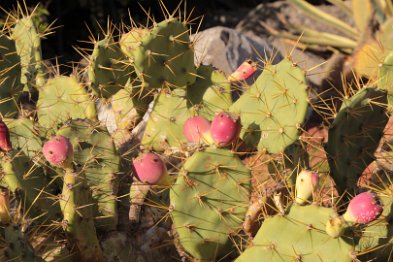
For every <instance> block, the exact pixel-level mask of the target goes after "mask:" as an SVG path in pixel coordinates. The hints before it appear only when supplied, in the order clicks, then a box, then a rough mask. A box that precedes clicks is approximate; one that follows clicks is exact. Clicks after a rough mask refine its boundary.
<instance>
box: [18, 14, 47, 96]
mask: <svg viewBox="0 0 393 262" xmlns="http://www.w3.org/2000/svg"><path fill="white" fill-rule="evenodd" d="M11 38H12V39H13V40H14V41H15V46H16V51H17V53H18V55H19V56H20V60H21V66H22V75H21V82H22V84H23V85H24V86H25V91H29V87H30V86H31V85H33V86H36V87H39V86H42V85H43V84H44V82H45V80H44V77H43V68H42V55H41V39H40V35H39V34H38V33H37V29H36V28H35V26H34V23H33V19H32V17H31V16H28V17H23V18H21V19H18V20H17V22H16V24H15V26H14V28H13V29H12V35H11Z"/></svg>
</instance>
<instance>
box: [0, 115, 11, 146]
mask: <svg viewBox="0 0 393 262" xmlns="http://www.w3.org/2000/svg"><path fill="white" fill-rule="evenodd" d="M0 149H1V150H2V151H6V152H8V151H10V150H11V149H12V144H11V140H10V132H9V130H8V127H7V125H6V124H5V123H4V122H3V121H2V120H0Z"/></svg>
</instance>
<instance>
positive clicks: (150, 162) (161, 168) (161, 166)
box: [132, 152, 167, 184]
mask: <svg viewBox="0 0 393 262" xmlns="http://www.w3.org/2000/svg"><path fill="white" fill-rule="evenodd" d="M132 164H133V169H134V174H135V175H136V177H137V178H138V179H139V180H140V181H141V182H143V183H148V184H157V183H158V182H159V181H160V180H161V178H163V177H164V175H165V174H166V172H167V171H166V166H165V163H164V161H162V159H161V158H160V156H158V155H157V154H155V153H151V152H150V153H145V154H143V155H142V156H140V157H138V158H136V159H135V160H134V161H133V162H132Z"/></svg>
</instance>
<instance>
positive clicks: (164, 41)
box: [132, 19, 196, 89]
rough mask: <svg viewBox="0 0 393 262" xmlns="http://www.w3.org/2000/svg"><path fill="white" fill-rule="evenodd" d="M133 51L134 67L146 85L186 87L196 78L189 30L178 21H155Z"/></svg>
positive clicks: (150, 86)
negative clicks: (156, 22)
mask: <svg viewBox="0 0 393 262" xmlns="http://www.w3.org/2000/svg"><path fill="white" fill-rule="evenodd" d="M132 54H133V57H134V66H135V70H136V72H137V74H138V75H139V76H140V78H141V79H143V82H144V86H145V87H146V88H149V89H151V88H161V87H184V86H185V85H190V84H192V83H193V82H194V81H195V73H196V72H195V66H194V52H193V49H192V47H191V43H190V38H189V32H188V29H187V27H185V25H184V24H182V23H181V22H179V21H177V20H174V19H171V20H166V21H163V22H160V23H158V24H156V25H155V26H154V28H153V29H152V30H151V31H150V33H148V34H145V35H144V37H143V38H142V43H141V44H140V45H139V47H138V48H136V49H135V50H134V51H133V53H132Z"/></svg>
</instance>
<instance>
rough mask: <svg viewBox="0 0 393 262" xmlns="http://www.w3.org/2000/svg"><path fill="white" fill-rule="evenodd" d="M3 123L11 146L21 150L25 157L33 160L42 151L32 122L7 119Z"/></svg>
mask: <svg viewBox="0 0 393 262" xmlns="http://www.w3.org/2000/svg"><path fill="white" fill-rule="evenodd" d="M3 121H4V123H5V124H6V125H7V127H8V129H9V131H10V137H11V142H12V146H13V148H14V149H18V150H22V151H23V153H24V154H25V155H27V156H28V157H30V158H33V157H34V156H36V155H37V153H38V152H41V149H42V139H43V138H42V137H41V135H40V134H39V131H37V130H36V129H35V127H34V122H33V121H32V120H30V119H28V118H18V119H9V118H8V119H7V118H3Z"/></svg>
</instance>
